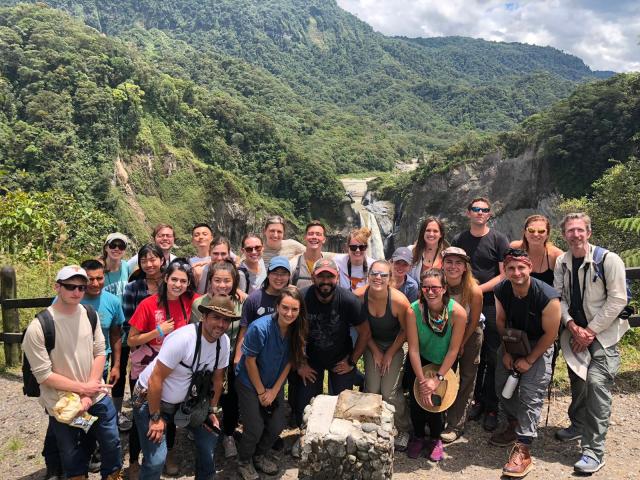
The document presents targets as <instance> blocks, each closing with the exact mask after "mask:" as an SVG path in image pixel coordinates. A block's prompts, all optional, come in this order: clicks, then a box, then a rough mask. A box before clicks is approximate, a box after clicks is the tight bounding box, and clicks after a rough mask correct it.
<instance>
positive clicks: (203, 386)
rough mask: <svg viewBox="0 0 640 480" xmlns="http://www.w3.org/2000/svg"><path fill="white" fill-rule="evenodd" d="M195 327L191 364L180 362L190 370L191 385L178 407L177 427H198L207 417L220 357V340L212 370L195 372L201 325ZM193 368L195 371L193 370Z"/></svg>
mask: <svg viewBox="0 0 640 480" xmlns="http://www.w3.org/2000/svg"><path fill="white" fill-rule="evenodd" d="M195 327H196V335H197V337H196V349H195V352H194V354H193V362H191V365H190V366H188V365H185V364H184V363H182V362H180V364H181V365H182V366H183V367H186V368H189V369H191V372H192V375H191V383H190V384H189V390H188V391H187V396H186V397H185V399H184V400H183V401H182V402H181V403H180V404H179V405H178V407H177V409H176V412H175V416H174V417H173V422H174V423H175V424H176V426H177V427H194V428H195V427H199V426H200V425H202V424H203V423H204V421H205V420H206V419H207V417H208V416H209V404H210V401H211V398H212V397H213V393H214V392H213V388H212V383H211V380H212V378H213V374H214V372H215V371H216V369H217V368H218V357H219V356H220V339H218V340H217V342H216V360H215V362H214V365H213V369H212V370H207V369H206V368H204V369H202V370H197V368H198V363H199V362H200V350H201V349H200V346H201V342H202V323H201V322H199V323H198V324H197V325H195ZM194 366H195V368H196V370H194Z"/></svg>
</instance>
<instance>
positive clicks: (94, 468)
mask: <svg viewBox="0 0 640 480" xmlns="http://www.w3.org/2000/svg"><path fill="white" fill-rule="evenodd" d="M101 464H102V462H101V461H100V451H99V450H97V449H96V451H95V452H93V455H91V459H90V460H89V471H90V472H91V473H98V472H99V471H100V465H101Z"/></svg>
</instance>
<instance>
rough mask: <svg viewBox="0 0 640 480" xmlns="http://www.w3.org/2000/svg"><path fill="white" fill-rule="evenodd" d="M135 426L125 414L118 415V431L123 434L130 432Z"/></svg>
mask: <svg viewBox="0 0 640 480" xmlns="http://www.w3.org/2000/svg"><path fill="white" fill-rule="evenodd" d="M132 426H133V422H132V421H131V420H130V419H129V417H127V416H126V415H125V414H124V413H122V412H120V413H119V414H118V429H119V430H120V431H121V432H128V431H129V430H131V427H132Z"/></svg>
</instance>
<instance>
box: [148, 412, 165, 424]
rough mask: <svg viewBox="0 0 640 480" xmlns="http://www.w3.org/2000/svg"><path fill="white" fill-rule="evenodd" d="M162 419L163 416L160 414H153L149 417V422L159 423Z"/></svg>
mask: <svg viewBox="0 0 640 480" xmlns="http://www.w3.org/2000/svg"><path fill="white" fill-rule="evenodd" d="M161 418H162V416H161V415H160V412H158V413H152V414H150V415H149V421H151V422H158V421H160V419H161Z"/></svg>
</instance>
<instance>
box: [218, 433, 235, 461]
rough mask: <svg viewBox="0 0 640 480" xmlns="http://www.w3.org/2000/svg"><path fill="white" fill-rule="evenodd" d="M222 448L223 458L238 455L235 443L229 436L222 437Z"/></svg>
mask: <svg viewBox="0 0 640 480" xmlns="http://www.w3.org/2000/svg"><path fill="white" fill-rule="evenodd" d="M222 447H223V448H224V458H233V457H235V456H236V455H238V449H237V448H236V441H235V440H234V439H233V437H232V436H230V435H225V436H224V437H222Z"/></svg>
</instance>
